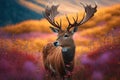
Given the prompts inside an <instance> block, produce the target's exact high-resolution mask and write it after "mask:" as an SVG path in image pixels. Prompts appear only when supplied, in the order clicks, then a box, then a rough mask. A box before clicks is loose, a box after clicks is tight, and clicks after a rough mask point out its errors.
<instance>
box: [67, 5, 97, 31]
mask: <svg viewBox="0 0 120 80" xmlns="http://www.w3.org/2000/svg"><path fill="white" fill-rule="evenodd" d="M80 4H81V5H82V6H83V7H84V9H85V13H84V15H83V18H82V20H81V21H80V22H78V14H77V18H76V20H75V18H74V17H73V20H74V23H73V24H69V26H68V28H67V30H68V31H69V30H70V28H72V27H78V26H80V25H82V24H83V23H85V22H87V21H88V20H89V19H90V18H91V17H93V16H94V13H95V12H96V11H97V5H96V3H95V7H92V6H91V5H88V4H86V5H84V4H83V3H80ZM67 20H68V22H70V21H69V19H68V17H67Z"/></svg>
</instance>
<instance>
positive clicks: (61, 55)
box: [42, 3, 97, 80]
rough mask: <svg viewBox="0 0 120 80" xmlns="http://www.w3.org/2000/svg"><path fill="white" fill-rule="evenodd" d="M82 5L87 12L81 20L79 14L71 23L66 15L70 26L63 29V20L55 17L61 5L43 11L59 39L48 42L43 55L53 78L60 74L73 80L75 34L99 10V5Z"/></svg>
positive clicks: (46, 68)
mask: <svg viewBox="0 0 120 80" xmlns="http://www.w3.org/2000/svg"><path fill="white" fill-rule="evenodd" d="M81 5H82V6H83V7H84V10H85V13H84V15H83V18H82V20H81V21H78V14H77V16H76V19H75V18H74V17H73V20H74V22H73V23H71V22H70V19H69V18H68V16H67V15H66V16H65V18H66V21H67V22H68V26H67V28H66V30H63V29H62V20H61V19H60V22H58V21H55V17H56V16H57V15H58V14H59V12H58V10H57V9H58V7H59V5H52V6H51V7H48V6H47V7H46V8H45V11H44V13H43V15H44V18H45V19H46V20H47V21H48V22H49V23H50V24H51V25H52V26H53V27H51V26H50V29H51V30H52V31H53V32H54V33H57V39H56V41H55V42H53V43H48V44H47V45H46V46H44V47H43V52H42V54H43V55H42V57H43V64H44V67H45V70H46V71H47V72H49V74H50V76H51V77H53V79H52V80H54V79H55V80H58V79H56V77H57V76H60V78H61V80H71V79H72V77H71V76H72V72H73V69H74V64H75V63H74V62H75V60H74V58H75V49H76V46H75V42H74V40H73V35H74V33H75V32H77V30H78V28H79V26H80V25H82V24H84V23H85V22H87V21H88V20H89V19H91V18H92V17H93V16H94V14H95V13H96V11H97V5H96V4H95V6H94V7H92V6H91V5H88V4H83V3H81Z"/></svg>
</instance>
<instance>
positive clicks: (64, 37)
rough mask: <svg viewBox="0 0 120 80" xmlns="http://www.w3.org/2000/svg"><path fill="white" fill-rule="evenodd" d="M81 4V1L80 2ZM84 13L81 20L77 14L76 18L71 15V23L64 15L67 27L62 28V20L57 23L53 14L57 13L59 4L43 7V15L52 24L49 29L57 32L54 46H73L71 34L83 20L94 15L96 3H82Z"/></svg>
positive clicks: (85, 20)
mask: <svg viewBox="0 0 120 80" xmlns="http://www.w3.org/2000/svg"><path fill="white" fill-rule="evenodd" d="M81 4H82V3H81ZM82 5H83V7H84V9H85V13H84V15H83V18H82V20H81V21H78V15H77V16H76V19H75V18H74V17H73V20H74V23H71V22H70V20H69V18H68V16H66V19H67V21H68V27H67V28H66V30H62V28H61V27H62V20H60V22H59V23H58V22H57V21H55V16H56V15H57V14H59V12H58V11H57V8H58V6H59V5H52V6H51V7H47V8H46V9H45V13H44V17H45V18H46V19H47V20H48V22H49V23H50V24H51V25H53V27H50V29H51V30H52V31H53V32H55V33H58V38H57V40H56V41H55V42H54V45H55V46H61V47H70V46H74V41H73V38H72V36H73V34H74V33H75V32H77V30H78V27H79V26H80V25H82V24H84V23H85V22H87V21H88V20H89V19H90V18H91V17H93V16H94V13H95V12H96V11H97V9H96V8H97V5H96V4H95V7H92V6H91V5H87V4H86V5H84V4H82Z"/></svg>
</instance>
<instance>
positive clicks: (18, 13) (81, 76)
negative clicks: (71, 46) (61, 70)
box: [0, 0, 120, 80]
mask: <svg viewBox="0 0 120 80" xmlns="http://www.w3.org/2000/svg"><path fill="white" fill-rule="evenodd" d="M80 2H82V3H84V4H91V5H92V6H93V7H94V2H96V3H97V5H98V9H97V12H96V13H95V15H94V17H93V18H91V19H90V20H89V21H88V22H86V23H85V24H83V25H81V26H80V27H79V30H78V32H77V33H75V35H74V40H75V44H76V56H75V59H76V67H75V70H74V72H73V80H120V78H119V76H120V23H119V22H120V0H66V1H65V0H0V79H1V80H23V79H25V80H47V77H46V76H45V73H46V72H45V71H44V67H43V65H42V58H41V53H42V48H43V46H45V45H46V44H47V43H49V42H53V41H55V39H56V38H57V34H54V33H52V32H51V31H50V29H49V27H50V26H51V25H50V24H49V23H48V21H47V20H45V19H44V17H43V14H42V12H44V9H45V7H46V6H51V5H52V4H59V5H60V6H59V8H58V11H59V12H60V14H59V15H58V16H57V17H56V21H59V20H60V19H62V21H63V23H62V27H63V28H64V29H65V28H66V27H67V25H68V22H67V20H66V18H65V15H68V17H69V18H70V20H71V22H73V20H72V17H76V13H78V15H79V20H81V19H82V17H83V14H84V9H83V7H82V6H81V5H80ZM88 66H89V67H88ZM86 74H87V75H86ZM48 80H49V79H48Z"/></svg>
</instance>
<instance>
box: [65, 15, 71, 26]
mask: <svg viewBox="0 0 120 80" xmlns="http://www.w3.org/2000/svg"><path fill="white" fill-rule="evenodd" d="M66 19H67V21H68V24H69V25H68V26H70V25H71V22H70V20H69V18H68V16H67V15H66Z"/></svg>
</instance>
